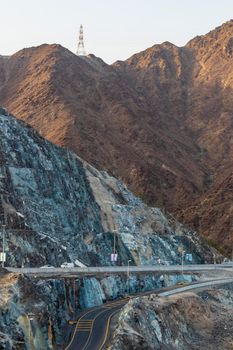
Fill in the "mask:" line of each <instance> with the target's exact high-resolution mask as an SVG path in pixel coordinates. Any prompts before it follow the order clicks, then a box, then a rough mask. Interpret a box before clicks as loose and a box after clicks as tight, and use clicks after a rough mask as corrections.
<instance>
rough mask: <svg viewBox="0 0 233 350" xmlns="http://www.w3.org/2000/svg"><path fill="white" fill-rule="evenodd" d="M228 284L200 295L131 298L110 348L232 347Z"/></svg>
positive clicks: (230, 289)
mask: <svg viewBox="0 0 233 350" xmlns="http://www.w3.org/2000/svg"><path fill="white" fill-rule="evenodd" d="M223 288H224V287H223ZM225 288H226V289H225ZM225 288H224V289H220V290H217V289H216V290H209V291H205V292H202V293H200V294H199V295H195V294H193V293H185V294H181V295H176V296H173V297H170V298H162V297H158V296H156V295H154V296H153V295H152V296H149V297H140V298H136V299H133V300H130V302H129V303H128V304H127V305H126V306H125V307H124V308H123V309H122V311H121V312H120V315H119V318H118V321H117V326H116V327H117V329H116V330H115V331H114V333H113V336H112V338H111V340H110V342H109V344H111V345H109V346H108V347H107V348H108V349H109V350H123V349H124V350H126V349H130V350H133V349H134V350H136V349H145V350H156V349H163V350H165V349H166V350H168V349H169V350H181V349H182V350H186V349H187V350H190V349H193V350H194V349H195V350H196V349H206V350H212V349H218V350H231V349H232V347H233V338H232V332H233V287H232V285H231V286H230V287H229V286H226V287H225Z"/></svg>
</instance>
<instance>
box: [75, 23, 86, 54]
mask: <svg viewBox="0 0 233 350" xmlns="http://www.w3.org/2000/svg"><path fill="white" fill-rule="evenodd" d="M78 39H79V41H78V49H77V52H76V54H77V55H78V56H86V51H85V47H84V40H83V25H82V24H81V26H80V29H79V38H78Z"/></svg>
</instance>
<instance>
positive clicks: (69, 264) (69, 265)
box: [61, 262, 74, 268]
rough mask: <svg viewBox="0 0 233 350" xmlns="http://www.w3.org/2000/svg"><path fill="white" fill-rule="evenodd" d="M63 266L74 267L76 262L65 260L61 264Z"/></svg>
mask: <svg viewBox="0 0 233 350" xmlns="http://www.w3.org/2000/svg"><path fill="white" fill-rule="evenodd" d="M61 267H62V268H66V267H74V263H72V262H69V263H68V262H64V263H63V264H61Z"/></svg>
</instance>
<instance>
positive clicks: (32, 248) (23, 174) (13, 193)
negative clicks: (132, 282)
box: [0, 109, 213, 266]
mask: <svg viewBox="0 0 233 350" xmlns="http://www.w3.org/2000/svg"><path fill="white" fill-rule="evenodd" d="M1 113H2V114H0V160H1V164H0V175H1V178H0V180H1V183H0V195H1V203H0V204H1V205H0V214H1V215H0V219H1V223H4V222H5V224H6V244H7V247H6V248H7V250H8V253H7V264H8V265H9V266H41V265H44V264H52V265H54V266H60V265H61V263H62V262H64V261H75V260H76V259H79V260H80V259H81V261H83V262H84V263H86V264H87V265H109V264H110V254H111V253H112V252H113V241H114V236H115V241H116V250H117V252H118V254H119V261H118V263H119V264H124V265H127V262H128V260H129V259H131V260H132V263H133V264H151V263H156V260H157V258H158V256H160V258H161V259H162V261H163V262H164V263H180V260H181V250H185V251H186V252H190V253H192V254H193V259H194V261H196V262H204V261H213V250H211V249H210V248H209V247H208V245H207V244H206V243H204V241H203V240H201V239H200V238H199V237H198V236H197V235H196V234H195V232H193V231H191V230H189V229H187V228H186V227H184V226H182V225H181V224H179V223H178V222H176V221H174V220H173V219H171V218H170V219H168V218H166V217H165V216H164V214H163V213H162V212H161V211H160V209H158V208H151V207H148V206H147V205H146V204H144V203H143V202H142V201H141V200H140V199H139V198H137V197H135V196H134V195H133V194H132V193H131V192H129V191H128V190H127V188H126V187H125V186H124V185H123V183H122V182H120V181H119V180H117V179H115V178H113V177H111V176H109V175H108V174H107V173H106V172H100V171H98V170H96V169H95V168H93V167H92V166H90V165H89V164H88V163H86V162H84V161H82V160H81V159H80V158H78V157H77V156H76V155H75V154H74V153H72V152H70V151H67V150H64V149H62V148H58V147H56V146H54V145H53V144H51V143H50V142H49V141H46V140H44V139H43V138H42V137H41V136H40V135H39V134H38V133H37V132H35V131H34V130H33V129H32V128H31V127H28V126H27V125H25V124H24V123H23V122H20V121H17V120H16V119H15V118H14V117H12V116H9V115H8V114H7V112H5V111H4V110H3V109H2V112H1ZM4 212H5V215H3V214H4Z"/></svg>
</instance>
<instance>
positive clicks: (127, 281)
mask: <svg viewBox="0 0 233 350" xmlns="http://www.w3.org/2000/svg"><path fill="white" fill-rule="evenodd" d="M130 262H131V260H128V268H127V291H128V294H129V263H130Z"/></svg>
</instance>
